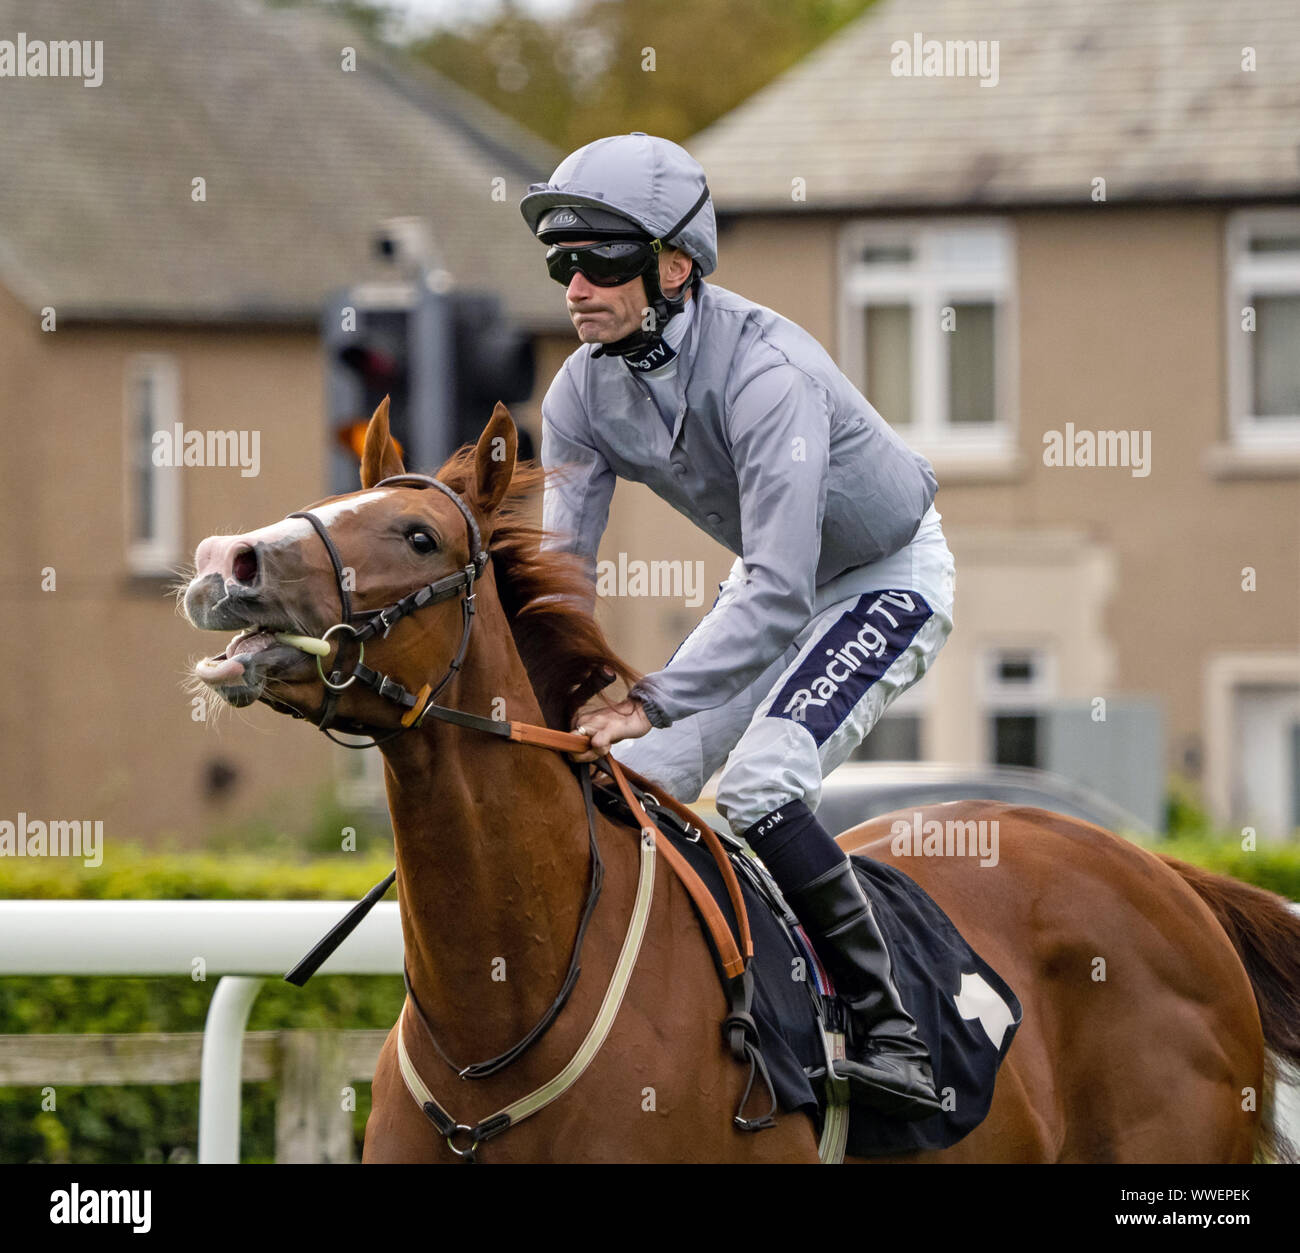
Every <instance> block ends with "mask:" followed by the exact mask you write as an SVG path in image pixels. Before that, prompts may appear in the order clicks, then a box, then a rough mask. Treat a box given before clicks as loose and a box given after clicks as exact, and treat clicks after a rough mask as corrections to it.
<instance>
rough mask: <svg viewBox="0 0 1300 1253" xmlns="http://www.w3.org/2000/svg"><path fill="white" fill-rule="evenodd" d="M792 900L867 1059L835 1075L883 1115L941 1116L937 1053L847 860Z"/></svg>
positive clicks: (839, 1066)
mask: <svg viewBox="0 0 1300 1253" xmlns="http://www.w3.org/2000/svg"><path fill="white" fill-rule="evenodd" d="M786 900H788V901H789V902H790V908H791V909H793V910H794V912H795V914H796V916H797V917H798V919H799V921H800V922H802V923H803V925H804V927H805V928H806V929H807V931H808V935H809V938H810V939H811V940H812V942H813V947H814V948H815V949H816V950H817V956H818V957H820V958H821V959H822V961H823V962H824V963H825V965H826V968H827V969H828V970H829V971H830V973H831V978H832V979H834V980H835V990H836V992H837V993H838V995H839V998H840V1000H842V1001H843V1002H844V1003H845V1005H846V1006H847V1007H848V1011H849V1024H848V1035H849V1042H850V1043H851V1044H852V1046H853V1050H854V1051H857V1052H863V1051H865V1053H866V1056H865V1057H864V1059H863V1060H862V1061H850V1060H845V1061H841V1062H837V1063H836V1064H835V1070H836V1073H837V1074H839V1075H841V1076H842V1077H843V1078H845V1079H847V1080H848V1081H849V1087H850V1089H851V1090H852V1091H853V1093H854V1095H855V1096H856V1097H858V1099H859V1100H861V1101H862V1102H864V1103H865V1104H868V1105H871V1106H872V1107H873V1108H875V1109H878V1110H880V1111H881V1112H882V1113H885V1114H892V1115H894V1116H895V1117H898V1118H904V1119H907V1120H909V1121H911V1120H912V1119H917V1118H929V1117H930V1115H931V1114H937V1113H939V1111H940V1109H941V1106H940V1104H939V1099H938V1097H937V1096H936V1094H935V1090H934V1075H933V1073H932V1071H931V1068H930V1050H929V1049H927V1048H926V1046H925V1042H924V1041H923V1040H922V1039H921V1037H920V1036H919V1035H918V1034H917V1031H916V1023H915V1022H914V1021H913V1019H912V1016H911V1015H910V1014H909V1013H908V1012H907V1010H906V1009H904V1007H903V1002H902V1001H901V1000H900V999H899V996H898V989H897V988H896V987H895V986H894V979H893V973H892V971H891V969H890V963H889V952H888V950H887V949H886V948H885V941H884V937H883V936H881V934H880V928H879V926H878V925H877V924H876V916H875V914H873V913H872V911H871V902H870V901H868V900H867V898H866V896H865V895H864V894H863V891H862V887H861V885H860V884H859V883H858V877H857V875H855V874H854V873H853V866H852V865H851V864H850V862H849V860H848V858H847V857H845V858H844V860H843V862H842V863H841V864H840V865H838V866H834V867H832V868H831V869H830V870H827V871H826V872H825V873H824V874H822V875H819V876H818V877H817V878H816V879H814V880H812V882H810V883H805V884H804V885H803V886H802V887H800V888H798V889H796V890H795V891H793V892H787V893H786Z"/></svg>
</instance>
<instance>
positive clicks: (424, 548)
mask: <svg viewBox="0 0 1300 1253" xmlns="http://www.w3.org/2000/svg"><path fill="white" fill-rule="evenodd" d="M406 542H407V543H408V544H410V546H411V547H412V548H414V549H415V551H416V552H417V553H419V554H420V556H422V557H426V556H428V555H429V553H436V552H437V551H438V541H437V540H435V539H434V538H433V536H432V535H430V534H429V532H428V531H412V532H411V533H410V534H409V535H408V536H407V537H406Z"/></svg>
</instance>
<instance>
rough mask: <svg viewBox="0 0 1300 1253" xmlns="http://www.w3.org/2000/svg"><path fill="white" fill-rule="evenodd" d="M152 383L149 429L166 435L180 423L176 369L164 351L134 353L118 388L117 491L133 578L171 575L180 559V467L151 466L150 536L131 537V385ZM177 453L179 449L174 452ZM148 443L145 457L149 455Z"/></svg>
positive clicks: (133, 436) (133, 523)
mask: <svg viewBox="0 0 1300 1253" xmlns="http://www.w3.org/2000/svg"><path fill="white" fill-rule="evenodd" d="M146 378H147V379H149V380H150V381H151V382H152V383H153V395H154V413H153V420H152V424H151V426H152V431H155V432H156V431H160V430H166V431H169V432H170V431H171V430H172V428H173V425H174V424H175V423H176V422H179V421H180V371H179V369H178V367H177V365H176V360H175V358H174V357H171V356H168V355H166V354H164V353H139V354H137V355H136V356H133V357H131V358H130V359H129V360H128V361H127V363H126V370H125V380H124V384H123V404H122V411H123V423H124V429H125V432H126V435H125V440H124V442H123V448H124V451H125V465H124V469H125V473H126V480H127V486H126V490H125V491H124V492H123V505H124V510H125V519H124V526H125V534H126V537H127V538H126V549H127V565H128V566H129V567H130V570H131V572H132V573H133V574H136V575H139V576H141V577H144V578H157V577H159V576H164V575H172V574H174V573H175V570H176V565H177V563H178V562H179V561H180V559H181V545H182V529H183V528H182V519H181V467H180V466H153V467H152V473H151V474H150V476H149V480H150V492H151V495H152V505H153V517H154V523H155V526H154V533H153V534H152V535H150V536H149V537H147V538H145V539H138V538H136V536H135V528H136V518H135V508H136V489H137V483H136V478H135V473H136V467H135V464H134V456H135V445H136V440H137V439H138V425H137V421H136V418H137V414H136V412H135V403H136V391H137V385H138V384H139V383H140V381H141V380H142V379H146ZM177 451H178V452H179V450H177ZM152 452H153V448H152V444H151V446H150V448H149V449H147V450H146V455H148V456H150V457H152Z"/></svg>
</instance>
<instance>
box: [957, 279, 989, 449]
mask: <svg viewBox="0 0 1300 1253" xmlns="http://www.w3.org/2000/svg"><path fill="white" fill-rule="evenodd" d="M953 309H954V311H955V313H956V321H955V324H954V329H953V330H951V331H948V332H946V334H947V336H948V420H949V421H950V422H952V423H954V424H960V425H969V424H972V423H980V422H985V423H991V422H992V421H993V420H994V417H995V415H994V412H993V306H992V305H991V304H965V305H953Z"/></svg>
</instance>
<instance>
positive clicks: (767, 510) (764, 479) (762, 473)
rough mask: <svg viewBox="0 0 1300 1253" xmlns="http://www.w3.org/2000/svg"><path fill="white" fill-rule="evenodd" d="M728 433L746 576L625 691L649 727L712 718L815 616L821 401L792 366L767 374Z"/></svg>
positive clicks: (825, 459) (823, 429)
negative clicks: (693, 641) (704, 715)
mask: <svg viewBox="0 0 1300 1253" xmlns="http://www.w3.org/2000/svg"><path fill="white" fill-rule="evenodd" d="M727 431H728V436H729V439H730V443H731V455H732V462H733V464H734V467H735V471H736V482H737V486H738V488H739V495H740V513H741V536H742V547H743V550H744V551H743V554H742V557H743V561H744V563H745V570H746V576H745V579H744V582H743V583H742V585H741V587H740V588H739V590H738V592H737V594H736V595H734V596H732V597H729V598H724V599H722V600H720V601H719V603H718V604H717V605H715V606H714V608H713V609H712V610H711V611H710V614H709V616H710V617H713V615H715V614H716V615H717V617H716V619H714V621H713V622H711V623H710V625H709V629H708V630H707V631H700V633H699V638H700V643H699V645H698V646H696V647H683V648H681V649H679V650H678V652H677V653H676V654H674V656H673V658H672V660H671V661H670V662H669V663H668V665H666V666H665V667H664V668H663V669H662V670H658V671H656V672H655V673H654V674H650V675H647V676H646V677H645V678H644V679H643V680H642V681H641V683H639V684H638V685H637V686H636V687H635V688H633V691H632V694H633V695H635V696H637V697H639V698H640V699H641V701H642V704H643V706H644V708H645V711H646V716H647V718H648V719H649V720H650V723H651V725H652V726H659V727H662V726H668V725H670V724H671V723H673V722H675V721H676V720H677V719H679V718H684V717H686V716H688V715H690V714H695V713H700V712H701V711H702V710H705V709H712V708H715V707H716V706H718V705H721V704H723V703H724V702H726V701H728V700H730V699H731V697H733V696H735V695H736V694H737V693H738V692H740V691H742V690H743V689H744V688H745V687H746V686H747V685H748V684H749V683H751V682H753V680H754V679H756V678H757V677H758V676H759V675H760V674H761V673H762V672H763V671H764V670H765V669H766V668H767V667H768V666H769V665H770V664H771V663H772V662H773V661H775V660H776V659H777V658H778V657H779V656H780V655H781V654H782V652H784V651H785V649H786V648H787V647H788V646H789V644H790V643H791V642H792V641H793V640H794V638H795V636H796V635H798V633H799V632H800V631H801V630H802V629H803V628H804V627H805V626H806V625H807V624H808V621H809V620H810V619H811V617H812V613H813V598H814V595H815V592H816V578H817V562H818V558H819V555H820V552H821V532H822V517H823V514H824V513H825V509H826V482H827V477H828V472H829V466H830V414H829V399H828V397H827V395H826V392H825V390H824V388H822V386H821V385H820V384H819V383H818V382H816V380H814V379H812V378H811V377H809V376H808V375H807V374H805V373H804V372H803V371H801V370H798V369H797V368H795V367H794V366H790V365H780V366H774V367H773V368H772V369H770V370H765V371H764V372H763V373H762V374H760V375H758V376H757V377H755V378H754V379H752V380H751V381H750V382H749V383H747V384H746V385H745V387H744V388H742V389H741V391H740V392H739V393H738V394H737V396H736V398H735V400H734V402H733V403H732V405H731V406H730V408H729V411H728V413H727Z"/></svg>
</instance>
